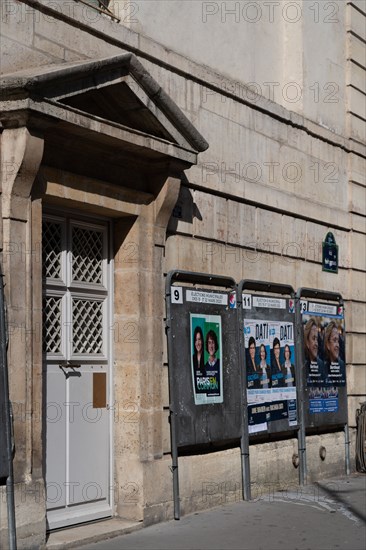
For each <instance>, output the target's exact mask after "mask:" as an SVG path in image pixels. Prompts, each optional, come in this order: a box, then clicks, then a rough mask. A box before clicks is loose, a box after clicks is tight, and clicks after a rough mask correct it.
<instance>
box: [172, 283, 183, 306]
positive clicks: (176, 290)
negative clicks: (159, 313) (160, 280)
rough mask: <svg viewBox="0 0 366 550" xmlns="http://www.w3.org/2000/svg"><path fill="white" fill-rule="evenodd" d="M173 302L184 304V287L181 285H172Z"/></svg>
mask: <svg viewBox="0 0 366 550" xmlns="http://www.w3.org/2000/svg"><path fill="white" fill-rule="evenodd" d="M170 292H171V301H172V304H183V288H182V287H181V286H172V287H170Z"/></svg>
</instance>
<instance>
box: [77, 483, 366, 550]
mask: <svg viewBox="0 0 366 550" xmlns="http://www.w3.org/2000/svg"><path fill="white" fill-rule="evenodd" d="M365 489H366V475H362V474H352V475H351V476H348V477H342V478H336V479H327V480H322V481H320V482H318V483H315V484H313V485H308V486H306V487H302V488H300V487H299V488H298V490H297V491H296V490H295V492H276V493H272V494H269V495H263V496H261V497H260V499H257V500H254V501H251V502H243V501H241V502H236V503H234V504H227V505H224V506H220V507H217V508H215V509H212V510H209V511H206V512H200V513H196V514H192V515H189V516H185V517H183V518H182V519H181V520H179V521H175V520H171V521H169V522H166V523H160V524H157V525H153V526H150V527H146V528H144V529H140V530H138V531H135V532H133V533H131V534H126V535H123V536H117V537H115V538H112V539H108V540H107V539H106V540H103V541H102V542H98V543H93V542H89V543H88V544H87V545H79V546H75V545H73V548H79V549H80V550H87V549H90V550H124V549H125V550H131V549H134V550H135V549H136V550H139V549H144V550H145V549H146V550H165V549H167V550H168V549H176V550H178V549H179V550H201V549H202V550H204V549H207V550H216V549H217V550H218V549H220V550H221V549H224V550H247V549H248V550H252V549H253V550H254V549H255V550H257V549H258V550H261V549H263V550H277V549H278V550H295V549H298V550H305V549H311V550H328V549H329V550H333V549H337V548H339V549H342V550H347V549H349V550H365V548H366V523H365V521H366V490H365ZM95 527H97V525H96V526H95Z"/></svg>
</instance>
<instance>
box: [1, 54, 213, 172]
mask: <svg viewBox="0 0 366 550" xmlns="http://www.w3.org/2000/svg"><path fill="white" fill-rule="evenodd" d="M0 83H1V92H2V93H1V99H2V101H1V102H0V117H1V122H2V125H3V127H5V128H6V127H14V126H19V125H21V124H25V125H28V126H31V127H36V128H37V129H38V130H41V131H43V133H44V134H45V135H46V136H48V137H49V138H50V139H52V136H54V139H56V135H57V139H58V140H60V139H61V137H62V136H63V140H64V142H69V141H70V136H72V138H73V139H74V140H75V139H80V140H85V141H86V142H87V143H88V144H89V145H90V146H93V145H92V144H94V146H96V144H97V143H99V145H100V146H102V147H104V148H108V150H110V151H111V150H114V151H115V153H117V151H120V152H121V153H124V154H125V153H130V154H133V155H137V156H138V157H140V156H142V157H145V158H149V159H150V160H151V159H153V160H155V161H158V160H159V159H160V160H161V158H162V157H164V158H167V157H169V158H170V159H176V160H177V161H178V162H179V164H181V165H182V163H183V165H182V167H183V166H184V167H185V168H187V167H189V166H190V165H192V164H195V163H196V161H197V154H198V153H199V152H201V151H204V150H206V149H207V147H208V144H207V142H206V141H205V139H204V138H203V137H202V136H201V135H200V134H199V132H198V131H197V130H196V129H195V127H194V126H193V125H192V124H191V122H190V121H189V120H188V119H187V117H186V116H185V115H184V114H183V112H182V111H181V110H180V109H179V108H178V106H177V105H176V104H175V103H174V102H173V101H172V99H171V98H170V97H169V96H168V95H167V94H166V93H165V92H164V90H163V89H162V88H161V86H160V85H159V84H158V83H157V82H156V81H155V80H154V79H153V78H152V76H151V75H150V74H149V73H148V72H147V71H146V69H145V68H144V67H143V65H142V64H141V63H140V62H139V61H138V59H137V58H136V56H135V55H133V54H130V53H127V54H123V55H118V56H114V57H109V58H105V59H99V60H97V61H83V62H74V63H69V64H62V65H60V66H56V65H51V66H47V67H38V68H36V69H30V70H24V71H19V72H17V73H12V74H7V75H3V76H2V78H1V80H0Z"/></svg>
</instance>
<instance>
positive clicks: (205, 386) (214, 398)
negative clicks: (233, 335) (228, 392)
mask: <svg viewBox="0 0 366 550" xmlns="http://www.w3.org/2000/svg"><path fill="white" fill-rule="evenodd" d="M190 326H191V331H190V332H191V333H190V337H191V370H192V382H193V393H194V402H195V405H206V404H209V403H223V401H224V394H223V375H222V372H223V364H222V357H223V353H222V334H221V316H220V315H199V314H194V313H191V314H190Z"/></svg>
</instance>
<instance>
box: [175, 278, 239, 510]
mask: <svg viewBox="0 0 366 550" xmlns="http://www.w3.org/2000/svg"><path fill="white" fill-rule="evenodd" d="M177 282H181V283H190V284H194V285H204V286H207V287H208V288H209V287H212V286H215V287H220V288H226V289H232V290H234V291H235V292H236V290H237V289H236V283H235V280H234V279H233V278H231V277H224V276H220V275H207V274H205V273H195V272H192V271H181V270H172V271H169V273H168V274H167V277H166V282H165V302H166V334H167V346H168V365H169V368H170V369H171V365H172V357H173V345H174V344H173V337H172V311H171V287H172V286H173V284H174V283H177ZM236 325H238V323H236ZM173 392H174V388H173V387H172V376H171V375H169V413H170V416H169V420H170V442H171V454H172V473H173V497H174V519H176V520H178V519H180V499H179V470H178V445H177V420H178V418H177V417H178V412H177V411H176V410H174V406H173V404H172V395H173ZM240 394H242V392H240ZM240 406H242V403H240ZM239 431H240V430H239Z"/></svg>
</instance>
